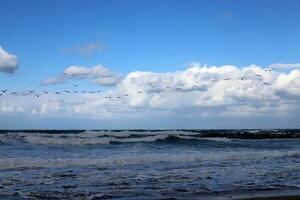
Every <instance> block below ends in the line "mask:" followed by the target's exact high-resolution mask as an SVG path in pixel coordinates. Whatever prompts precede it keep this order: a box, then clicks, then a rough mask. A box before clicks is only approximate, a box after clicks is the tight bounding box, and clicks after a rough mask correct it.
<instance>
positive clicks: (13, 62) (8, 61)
mask: <svg viewBox="0 0 300 200" xmlns="http://www.w3.org/2000/svg"><path fill="white" fill-rule="evenodd" d="M18 65H19V61H18V57H17V56H16V55H13V54H10V53H8V52H7V51H5V50H4V49H3V48H2V47H1V46H0V72H5V73H14V72H15V71H16V70H17V69H18Z"/></svg>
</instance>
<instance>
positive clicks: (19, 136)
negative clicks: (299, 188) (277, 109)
mask: <svg viewBox="0 0 300 200" xmlns="http://www.w3.org/2000/svg"><path fill="white" fill-rule="evenodd" d="M277 138H279V139H280V138H281V139H282V138H300V131H299V130H268V131H267V130H201V131H196V130H194V131H193V130H165V131H155V130H144V131H140V130H139V131H137V130H122V131H109V130H101V131H77V132H76V131H67V132H63V131H55V132H54V133H52V132H50V131H46V132H43V131H35V132H30V131H29V132H28V131H25V132H22V131H15V132H8V133H2V134H0V145H1V144H11V143H16V142H27V143H33V144H41V145H96V144H102V145H104V144H120V143H136V142H158V143H174V144H178V143H183V144H184V143H190V142H203V141H211V142H222V143H224V142H231V141H232V140H233V139H277Z"/></svg>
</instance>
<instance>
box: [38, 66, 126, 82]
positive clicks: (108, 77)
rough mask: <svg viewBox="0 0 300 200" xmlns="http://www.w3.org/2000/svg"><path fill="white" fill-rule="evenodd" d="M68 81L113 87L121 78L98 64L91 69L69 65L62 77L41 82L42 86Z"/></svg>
mask: <svg viewBox="0 0 300 200" xmlns="http://www.w3.org/2000/svg"><path fill="white" fill-rule="evenodd" d="M70 79H78V80H83V79H88V80H91V81H92V83H94V84H97V85H103V86H114V85H116V84H118V83H119V82H120V80H121V77H120V75H118V74H116V73H114V72H113V71H111V70H110V69H108V68H106V67H104V66H103V65H100V64H99V65H95V66H93V67H85V66H77V65H71V66H69V67H68V68H67V69H65V71H64V73H63V75H60V76H57V77H53V78H49V79H46V80H44V81H43V84H44V85H55V84H60V83H64V82H66V81H67V80H70Z"/></svg>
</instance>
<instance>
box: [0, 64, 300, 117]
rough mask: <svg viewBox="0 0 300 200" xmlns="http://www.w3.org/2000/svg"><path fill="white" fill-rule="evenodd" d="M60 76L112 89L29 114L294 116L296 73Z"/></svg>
mask: <svg viewBox="0 0 300 200" xmlns="http://www.w3.org/2000/svg"><path fill="white" fill-rule="evenodd" d="M64 76H65V77H67V78H68V79H71V78H76V79H89V80H91V81H92V82H94V83H95V82H97V83H98V84H101V85H111V84H115V83H116V82H118V84H117V85H116V87H114V88H111V89H110V90H107V91H106V92H104V93H97V94H90V93H85V94H83V93H78V94H63V95H60V96H58V95H52V96H51V95H42V96H41V97H40V99H38V100H35V101H37V102H38V103H36V104H35V105H33V106H31V107H30V106H29V107H30V112H31V111H32V110H34V112H35V113H38V114H40V115H43V116H44V115H51V114H53V115H55V116H57V115H70V116H85V117H88V118H90V117H91V118H105V119H107V118H109V119H116V117H120V118H122V117H123V118H126V119H127V118H130V117H133V116H134V117H136V118H141V117H145V116H148V117H150V118H153V117H154V116H155V118H159V116H169V117H174V116H177V117H186V116H188V117H194V118H197V117H204V118H206V117H210V118H211V117H215V118H216V117H223V118H224V117H225V118H228V117H246V116H248V117H249V116H251V117H258V116H260V117H261V116H264V117H268V118H269V117H275V116H291V115H293V116H294V115H295V116H297V115H299V114H300V89H299V88H300V71H299V70H298V69H293V70H291V71H284V72H283V71H280V70H279V71H277V70H271V71H270V70H266V69H265V68H263V67H260V66H257V65H250V66H247V67H243V68H241V67H237V66H233V65H224V66H203V65H200V64H197V63H193V64H192V65H191V66H190V67H189V68H187V69H186V70H183V71H173V72H166V73H154V72H150V71H134V72H130V73H128V74H127V75H126V76H124V78H123V79H121V80H120V79H118V80H115V79H114V78H116V77H117V76H115V74H114V73H112V72H111V71H110V70H108V69H107V68H105V67H103V66H101V65H97V66H94V67H91V68H86V67H83V66H70V67H69V68H67V69H66V70H65V75H64ZM98 81H99V82H98ZM5 98H8V97H2V101H4V100H3V99H5ZM10 98H12V97H10ZM22 98H27V99H30V98H33V97H32V96H26V97H22ZM49 99H51V102H49ZM74 99H76V102H74ZM0 101H1V99H0ZM9 102H10V103H12V102H13V101H8V100H7V101H5V103H3V104H2V112H6V111H7V112H8V111H10V110H12V108H13V107H11V105H10V104H9ZM28 102H30V101H28ZM0 105H1V104H0ZM20 107H21V108H23V109H24V108H27V107H28V106H24V105H22V106H20ZM32 107H34V109H33V108H32ZM0 109H1V107H0ZM0 112H1V111H0ZM24 112H26V111H24Z"/></svg>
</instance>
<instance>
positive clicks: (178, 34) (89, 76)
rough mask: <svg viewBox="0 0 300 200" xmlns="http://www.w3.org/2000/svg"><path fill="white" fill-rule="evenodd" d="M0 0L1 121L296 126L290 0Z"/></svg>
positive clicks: (299, 96)
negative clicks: (31, 91)
mask: <svg viewBox="0 0 300 200" xmlns="http://www.w3.org/2000/svg"><path fill="white" fill-rule="evenodd" d="M0 4H1V6H0V89H2V90H5V89H7V90H8V91H6V92H0V129H22V128H24V129H102V128H104V129H128V128H130V129H135V128H138V129H141V128H142V129H148V128H151V129H174V128H179V129H180V128H187V129H189V128H191V129H194V128H199V129H201V128H204V129H206V128H300V119H299V117H297V116H299V114H300V107H299V105H300V104H299V103H300V64H299V63H300V57H299V52H300V46H299V43H300V37H299V35H300V26H299V21H300V13H299V10H298V8H299V6H300V2H299V1H297V0H285V1H283V0H278V1H273V0H259V1H257V0H251V1H250V0H245V1H244V0H243V1H242V0H206V1H205V0H197V1H196V0H195V1H194V0H159V1H158V0H151V1H146V0H123V1H118V0H109V1H108V0H106V1H103V0H97V1H96V0H95V1H94V0H88V1H83V0H82V1H79V0H75V1H74V0H72V1H71V0H64V1H60V0H51V1H50V0H44V1H38V0H28V1H18V0H0ZM269 70H270V71H269ZM228 79H229V80H228ZM29 90H34V92H33V94H31V93H30V92H29ZM66 90H67V91H70V93H68V92H65V91H66ZM14 91H15V92H16V94H15V93H13V92H14ZM43 91H47V94H46V93H45V92H43ZM74 91H76V92H77V93H75V92H74ZM83 91H85V93H83ZM55 92H59V93H60V94H55ZM91 92H92V93H91ZM36 95H37V96H38V97H37V96H36Z"/></svg>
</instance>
